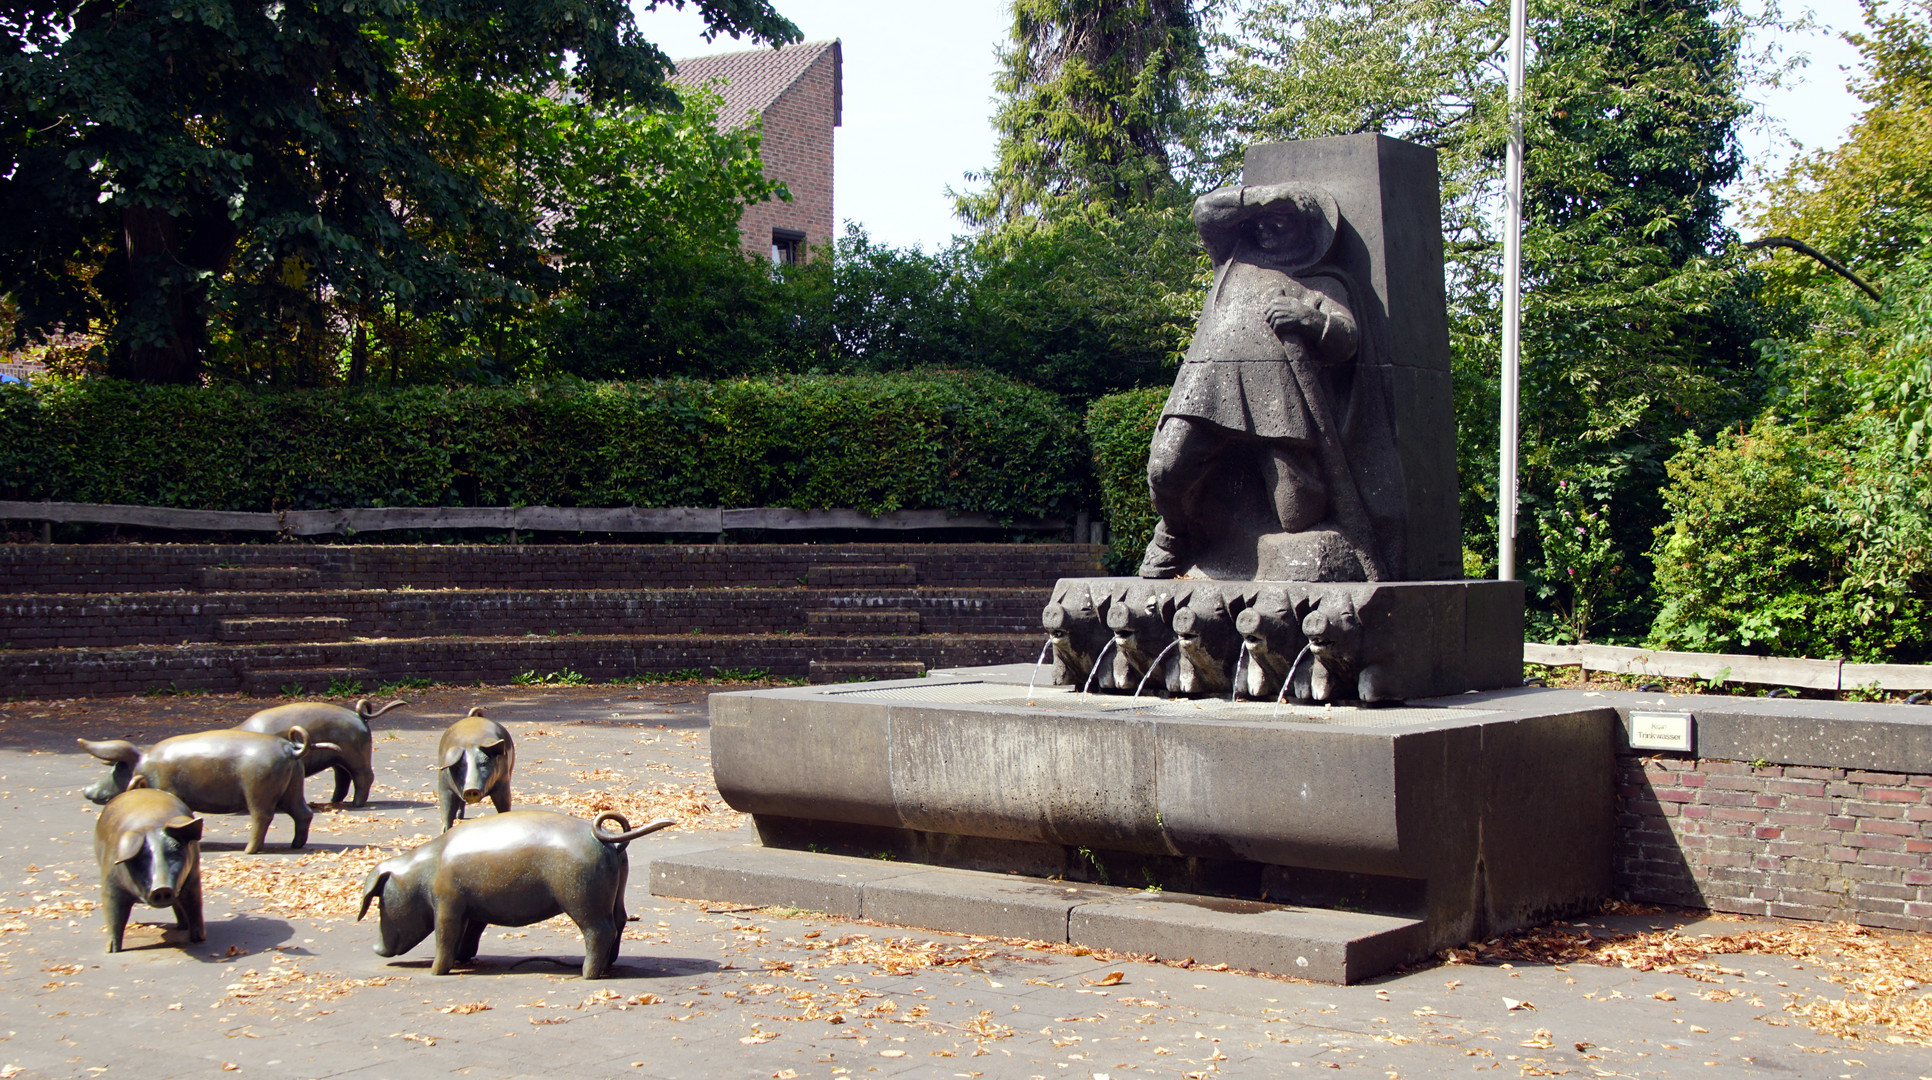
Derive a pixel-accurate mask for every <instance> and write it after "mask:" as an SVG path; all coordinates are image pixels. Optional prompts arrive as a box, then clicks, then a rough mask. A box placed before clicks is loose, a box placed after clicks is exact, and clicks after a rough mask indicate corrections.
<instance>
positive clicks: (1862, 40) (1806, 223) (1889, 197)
mask: <svg viewBox="0 0 1932 1080" xmlns="http://www.w3.org/2000/svg"><path fill="white" fill-rule="evenodd" d="M1860 7H1861V8H1862V9H1863V11H1864V17H1865V31H1864V32H1863V33H1853V34H1847V35H1845V36H1846V40H1848V41H1850V42H1851V43H1852V44H1853V45H1855V46H1857V47H1858V50H1859V52H1860V53H1861V54H1862V55H1863V57H1864V61H1865V62H1864V65H1863V70H1864V77H1863V79H1861V80H1860V81H1859V82H1858V83H1856V84H1855V85H1854V87H1853V89H1854V90H1855V92H1856V93H1857V94H1858V96H1859V98H1860V99H1861V100H1862V101H1864V103H1865V105H1866V108H1865V111H1864V112H1862V113H1860V114H1859V117H1858V120H1857V122H1856V123H1854V124H1853V125H1852V127H1851V130H1850V131H1849V132H1847V133H1846V136H1845V140H1844V142H1842V143H1840V144H1839V145H1838V146H1837V147H1836V148H1834V149H1829V150H1819V151H1816V152H1813V153H1811V154H1809V155H1807V156H1805V157H1803V158H1800V159H1799V160H1797V161H1795V162H1793V163H1792V164H1791V166H1790V167H1789V168H1788V169H1786V170H1785V172H1784V174H1783V175H1782V176H1780V177H1778V178H1777V179H1775V180H1773V181H1772V182H1771V183H1769V184H1768V185H1766V187H1765V189H1764V191H1763V192H1762V193H1761V195H1760V198H1759V200H1758V202H1757V204H1756V205H1755V206H1754V207H1753V208H1752V212H1751V214H1750V216H1749V221H1750V223H1751V226H1752V228H1753V229H1754V230H1755V231H1756V232H1757V233H1758V234H1759V235H1781V236H1790V237H1793V238H1795V239H1798V240H1801V241H1804V242H1805V243H1808V244H1810V245H1811V246H1812V247H1814V248H1816V249H1818V250H1819V251H1822V252H1824V253H1825V254H1826V255H1829V256H1831V257H1832V258H1834V259H1837V260H1839V261H1840V262H1843V263H1846V264H1849V265H1851V266H1852V267H1853V268H1854V269H1859V268H1861V267H1869V268H1871V269H1873V270H1880V271H1882V270H1883V269H1884V268H1886V267H1889V266H1892V265H1894V264H1896V263H1897V262H1898V261H1899V259H1901V258H1902V257H1904V256H1906V255H1907V254H1909V253H1910V252H1911V251H1912V250H1914V249H1915V248H1916V247H1917V246H1918V245H1919V244H1921V243H1923V242H1924V234H1923V230H1922V227H1921V222H1922V220H1923V219H1924V218H1925V217H1927V216H1928V215H1932V2H1928V0H1905V2H1904V3H1902V4H1900V5H1898V6H1897V7H1895V8H1893V9H1891V10H1887V9H1886V8H1885V7H1882V6H1881V5H1880V4H1879V3H1878V2H1877V0H1860ZM1757 269H1758V270H1759V272H1761V273H1762V274H1763V275H1764V277H1765V280H1766V284H1767V288H1768V295H1769V296H1770V297H1771V298H1772V299H1774V300H1776V301H1778V302H1781V303H1785V304H1794V303H1800V302H1802V296H1801V294H1803V293H1804V292H1805V290H1807V289H1811V288H1814V287H1817V286H1821V285H1826V284H1829V283H1830V280H1831V277H1832V274H1831V272H1830V271H1829V270H1826V269H1825V268H1824V267H1822V266H1821V265H1819V264H1818V263H1816V262H1814V261H1812V260H1810V259H1808V258H1804V257H1801V256H1798V255H1795V254H1791V253H1788V252H1771V251H1767V252H1765V253H1764V254H1763V256H1762V257H1761V258H1760V259H1759V260H1758V264H1757Z"/></svg>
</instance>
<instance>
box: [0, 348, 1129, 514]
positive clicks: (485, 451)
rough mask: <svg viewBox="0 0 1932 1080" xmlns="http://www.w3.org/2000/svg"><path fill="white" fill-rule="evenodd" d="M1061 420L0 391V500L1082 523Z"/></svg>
mask: <svg viewBox="0 0 1932 1080" xmlns="http://www.w3.org/2000/svg"><path fill="white" fill-rule="evenodd" d="M1086 458H1087V451H1086V446H1085V440H1084V439H1083V438H1082V435H1081V431H1080V427H1079V423H1078V419H1077V417H1076V416H1075V415H1074V414H1073V413H1071V412H1070V411H1069V410H1068V409H1067V408H1066V407H1065V406H1063V405H1062V404H1060V402H1059V399H1057V398H1055V397H1054V396H1053V395H1051V394H1048V393H1046V392H1044V391H1040V390H1035V389H1032V388H1030V387H1025V386H1021V385H1019V384H1016V383H1013V382H1010V381H1008V380H1006V379H1002V378H999V377H997V376H992V375H987V374H969V373H958V372H938V371H927V372H913V373H905V374H894V375H873V376H855V377H831V376H784V377H778V378H771V379H757V380H754V379H736V380H730V381H723V382H703V381H698V380H690V379H663V380H654V381H649V382H622V383H585V382H562V383H553V384H546V385H538V386H518V387H460V388H448V389H441V388H436V389H432V388H421V389H404V390H285V391H264V390H242V389H238V388H232V387H214V388H195V387H162V386H144V385H137V384H131V383H123V382H116V381H112V380H104V379H94V380H85V381H79V382H66V383H62V382H46V381H36V382H35V383H34V384H32V385H31V386H29V387H19V386H8V387H4V388H0V497H5V498H10V499H52V500H59V501H74V502H102V503H134V504H142V505H150V506H171V507H184V508H197V509H215V510H272V509H326V508H333V507H349V506H438V505H459V506H505V505H552V506H645V507H656V506H774V507H790V508H794V509H824V508H833V507H851V508H854V509H858V510H862V511H865V512H866V513H870V514H878V513H884V512H887V511H891V510H897V509H901V508H926V509H946V510H953V511H956V512H962V513H971V512H977V513H983V514H987V515H989V516H991V517H994V518H996V519H1011V518H1014V517H1021V516H1031V515H1054V514H1067V513H1071V512H1073V511H1074V510H1077V509H1078V508H1079V507H1081V506H1084V505H1088V504H1089V502H1090V500H1089V499H1088V498H1087V491H1088V484H1089V481H1088V479H1087V476H1088V471H1087V463H1086Z"/></svg>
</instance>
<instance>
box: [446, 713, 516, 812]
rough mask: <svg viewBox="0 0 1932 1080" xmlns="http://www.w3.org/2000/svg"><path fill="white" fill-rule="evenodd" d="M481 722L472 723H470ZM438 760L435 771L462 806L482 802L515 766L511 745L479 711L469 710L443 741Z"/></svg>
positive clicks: (495, 725)
mask: <svg viewBox="0 0 1932 1080" xmlns="http://www.w3.org/2000/svg"><path fill="white" fill-rule="evenodd" d="M473 720H474V721H481V723H473V722H472V721H473ZM441 749H442V752H443V754H442V759H441V760H440V761H439V762H438V763H437V767H438V768H440V769H442V770H443V772H444V773H445V774H447V775H448V777H449V786H450V790H452V791H454V792H456V794H458V795H459V796H461V797H462V799H463V801H464V802H465V803H470V804H475V803H479V802H482V801H483V797H484V796H486V795H488V794H489V793H490V789H491V788H493V787H495V786H496V785H497V784H498V783H499V782H501V780H502V778H503V777H505V776H507V775H508V774H509V772H510V769H511V767H513V766H514V764H515V760H516V759H515V754H516V750H515V744H514V743H512V742H511V741H510V737H509V735H508V734H507V733H506V732H504V731H503V730H502V728H501V727H499V726H498V725H497V724H496V723H495V722H493V721H491V720H488V719H486V718H485V717H484V716H483V710H481V709H471V710H470V712H469V716H466V717H464V719H463V721H461V722H459V724H458V725H456V726H454V727H452V728H450V732H449V733H448V734H446V735H445V736H444V738H443V746H442V748H441Z"/></svg>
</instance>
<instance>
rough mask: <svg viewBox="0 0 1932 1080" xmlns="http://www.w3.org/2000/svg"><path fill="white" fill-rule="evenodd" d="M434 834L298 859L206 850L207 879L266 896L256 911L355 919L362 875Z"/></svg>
mask: <svg viewBox="0 0 1932 1080" xmlns="http://www.w3.org/2000/svg"><path fill="white" fill-rule="evenodd" d="M428 839H429V837H428V836H418V837H413V838H411V839H410V840H408V841H407V842H405V843H402V844H399V845H393V846H380V845H375V844H370V845H366V846H363V847H352V848H344V849H342V850H341V851H310V852H305V853H304V854H302V855H298V856H295V857H293V858H270V859H264V858H262V857H260V856H258V855H243V854H241V853H239V852H223V853H221V854H218V855H204V856H203V857H202V860H201V883H202V885H203V886H204V887H207V888H214V889H225V890H228V891H231V892H237V893H241V894H242V895H243V896H247V897H249V898H250V899H253V900H257V901H260V902H261V903H260V904H259V905H258V906H257V907H256V908H255V910H256V911H258V912H262V913H264V914H275V915H281V916H284V917H289V918H300V919H320V920H326V921H333V920H336V919H342V918H350V919H353V918H355V915H356V910H357V909H358V908H360V907H361V906H362V879H363V878H364V877H366V876H368V874H369V870H370V868H371V867H373V866H375V865H376V864H377V863H379V862H381V861H383V860H384V859H387V858H390V857H392V856H395V855H399V854H401V853H402V852H404V851H406V850H408V849H409V848H411V847H414V846H416V844H418V843H421V842H423V841H425V840H428Z"/></svg>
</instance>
